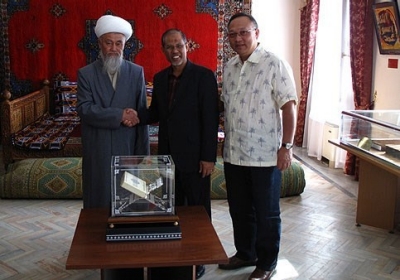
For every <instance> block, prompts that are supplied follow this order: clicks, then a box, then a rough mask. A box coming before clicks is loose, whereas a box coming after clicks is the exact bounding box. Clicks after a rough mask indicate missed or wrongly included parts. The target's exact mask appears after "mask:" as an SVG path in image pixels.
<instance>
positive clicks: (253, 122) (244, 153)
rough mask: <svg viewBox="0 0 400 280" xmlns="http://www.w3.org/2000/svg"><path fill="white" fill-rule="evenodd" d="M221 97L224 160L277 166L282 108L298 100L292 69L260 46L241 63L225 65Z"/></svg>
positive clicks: (229, 62) (232, 162) (235, 162)
mask: <svg viewBox="0 0 400 280" xmlns="http://www.w3.org/2000/svg"><path fill="white" fill-rule="evenodd" d="M221 100H222V101H223V102H224V108H225V123H224V127H225V143H224V155H223V156H224V161H226V162H230V163H231V164H235V165H242V166H275V165H276V164H277V152H278V148H279V143H280V139H281V137H282V125H281V116H280V108H281V107H282V106H283V105H284V104H285V103H287V102H288V101H291V100H294V101H295V102H297V93H296V86H295V83H294V78H293V73H292V69H291V67H290V65H289V64H287V63H286V62H285V61H284V60H282V59H280V58H279V57H277V56H276V55H275V54H273V53H271V52H268V51H266V50H265V49H264V48H262V46H261V45H258V47H257V48H256V49H255V50H254V52H253V53H252V54H251V55H250V57H249V58H248V59H247V60H246V61H245V62H244V63H242V61H241V60H240V58H239V56H238V55H237V56H235V57H234V58H232V59H231V60H230V61H228V63H227V64H226V66H225V70H224V77H223V88H222V95H221Z"/></svg>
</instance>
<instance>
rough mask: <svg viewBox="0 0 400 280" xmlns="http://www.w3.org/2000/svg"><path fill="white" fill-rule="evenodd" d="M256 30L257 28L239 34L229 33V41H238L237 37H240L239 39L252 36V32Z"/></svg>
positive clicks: (241, 31)
mask: <svg viewBox="0 0 400 280" xmlns="http://www.w3.org/2000/svg"><path fill="white" fill-rule="evenodd" d="M253 30H256V28H252V29H248V30H240V31H239V32H237V33H236V32H232V33H228V37H229V39H236V37H237V36H238V35H239V37H241V38H243V37H247V36H249V35H250V32H251V31H253Z"/></svg>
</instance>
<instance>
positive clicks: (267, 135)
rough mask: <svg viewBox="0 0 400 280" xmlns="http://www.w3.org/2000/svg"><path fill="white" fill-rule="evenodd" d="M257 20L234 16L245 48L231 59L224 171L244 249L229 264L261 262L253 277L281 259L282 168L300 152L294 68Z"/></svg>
mask: <svg viewBox="0 0 400 280" xmlns="http://www.w3.org/2000/svg"><path fill="white" fill-rule="evenodd" d="M259 32H260V31H259V29H258V25H257V22H256V20H255V19H254V18H253V17H252V16H250V15H247V14H243V13H239V14H235V15H234V16H232V18H231V19H230V20H229V23H228V38H229V43H230V46H231V47H232V49H233V50H234V51H235V52H236V53H237V55H236V56H235V57H234V58H232V59H231V60H230V61H229V62H228V63H227V65H226V67H225V70H224V78H223V89H222V96H221V100H222V101H223V103H224V114H225V123H224V125H225V143H224V152H223V157H224V172H225V180H226V188H227V195H228V203H229V211H230V215H231V218H232V224H233V232H234V241H235V247H236V251H237V252H236V254H235V255H234V256H232V257H230V258H229V263H228V264H221V265H219V267H220V268H221V269H238V268H241V267H245V266H253V265H255V266H256V269H255V270H254V271H253V273H252V274H251V275H250V277H249V279H250V280H258V279H263V280H264V279H270V278H271V277H272V275H273V274H274V272H275V268H276V265H277V260H278V253H279V245H280V235H281V219H280V207H279V198H280V187H281V172H282V171H283V170H285V169H287V168H288V167H289V166H290V164H291V160H292V157H293V154H292V149H291V148H292V146H293V138H294V132H295V123H296V115H295V111H296V108H295V106H296V102H297V93H296V88H295V83H294V79H293V74H292V70H291V67H290V66H289V65H288V64H287V63H286V62H285V61H283V60H282V59H280V58H279V57H277V56H276V55H274V54H273V53H271V52H268V51H266V50H265V49H264V48H263V47H262V46H261V44H260V43H258V42H257V39H258V36H259Z"/></svg>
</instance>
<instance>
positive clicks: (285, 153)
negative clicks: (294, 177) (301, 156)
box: [277, 147, 293, 171]
mask: <svg viewBox="0 0 400 280" xmlns="http://www.w3.org/2000/svg"><path fill="white" fill-rule="evenodd" d="M292 158H293V149H289V150H288V149H286V148H283V147H281V148H280V149H279V151H278V163H277V167H278V169H279V170H281V171H283V170H285V169H287V168H289V167H290V165H291V164H292Z"/></svg>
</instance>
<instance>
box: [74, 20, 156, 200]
mask: <svg viewBox="0 0 400 280" xmlns="http://www.w3.org/2000/svg"><path fill="white" fill-rule="evenodd" d="M95 33H96V36H97V37H98V44H99V47H100V57H99V59H98V60H96V61H95V62H93V63H91V64H89V65H87V66H85V67H83V68H81V69H79V71H78V104H77V111H78V114H79V116H80V118H81V131H82V148H83V166H82V183H83V207H84V208H99V207H100V208H110V207H111V169H110V167H111V157H112V156H114V155H115V156H117V155H118V156H123V155H148V154H149V150H150V148H149V135H148V127H147V126H146V125H136V124H138V123H139V119H138V117H137V113H140V112H143V111H144V110H146V105H147V104H146V88H145V80H144V73H143V67H141V66H139V65H137V64H134V63H132V62H130V61H127V60H125V59H123V56H122V55H123V50H124V47H125V43H126V41H127V40H128V39H129V38H130V37H131V35H132V26H131V24H130V23H129V22H127V21H126V20H124V19H122V18H120V17H116V16H112V15H105V16H102V17H100V18H99V19H98V20H97V23H96V27H95Z"/></svg>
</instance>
